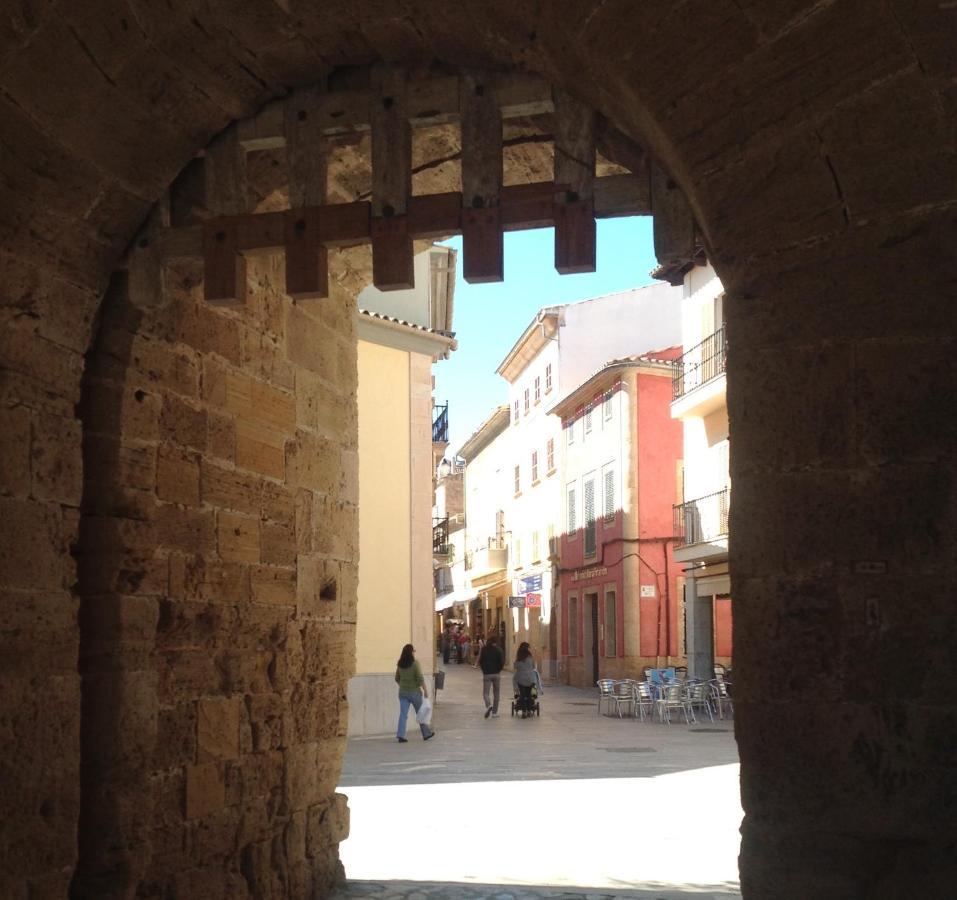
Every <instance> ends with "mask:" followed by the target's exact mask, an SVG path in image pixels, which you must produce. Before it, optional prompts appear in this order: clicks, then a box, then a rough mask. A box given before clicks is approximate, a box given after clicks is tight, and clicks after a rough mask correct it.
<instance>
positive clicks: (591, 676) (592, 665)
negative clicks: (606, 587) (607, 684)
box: [582, 593, 599, 686]
mask: <svg viewBox="0 0 957 900" xmlns="http://www.w3.org/2000/svg"><path fill="white" fill-rule="evenodd" d="M582 651H583V652H582V666H583V668H584V670H585V672H584V674H585V684H586V685H589V686H590V685H593V684H595V682H596V681H598V672H599V668H598V594H597V593H592V594H585V634H584V641H582Z"/></svg>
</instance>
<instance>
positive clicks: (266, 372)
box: [242, 328, 296, 391]
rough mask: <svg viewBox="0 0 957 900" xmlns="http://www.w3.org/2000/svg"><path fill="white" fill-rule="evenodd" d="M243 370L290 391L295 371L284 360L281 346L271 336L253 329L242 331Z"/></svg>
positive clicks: (294, 379) (293, 384)
mask: <svg viewBox="0 0 957 900" xmlns="http://www.w3.org/2000/svg"><path fill="white" fill-rule="evenodd" d="M242 365H243V368H244V369H245V370H246V371H247V372H250V373H251V374H252V375H254V376H255V377H256V378H260V379H262V380H263V381H265V382H268V383H269V384H273V385H276V387H281V388H285V389H286V390H289V391H292V390H293V389H294V387H295V384H296V375H295V373H296V369H295V367H294V366H293V365H292V364H291V363H290V362H289V360H287V359H286V357H285V354H284V353H283V350H282V346H281V345H280V343H279V342H278V341H277V340H276V339H275V338H274V337H272V336H270V335H266V334H263V333H262V332H261V331H257V330H256V329H254V328H244V329H243V350H242Z"/></svg>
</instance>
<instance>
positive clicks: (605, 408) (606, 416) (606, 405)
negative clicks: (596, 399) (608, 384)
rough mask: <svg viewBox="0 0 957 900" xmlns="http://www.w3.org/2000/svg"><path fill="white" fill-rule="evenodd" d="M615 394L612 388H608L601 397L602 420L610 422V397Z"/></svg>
mask: <svg viewBox="0 0 957 900" xmlns="http://www.w3.org/2000/svg"><path fill="white" fill-rule="evenodd" d="M614 396H615V394H614V390H613V389H609V390H607V391H605V395H604V397H602V401H601V407H602V415H601V417H602V421H603V422H610V421H611V420H612V417H613V415H614V407H613V405H612V399H613V397H614Z"/></svg>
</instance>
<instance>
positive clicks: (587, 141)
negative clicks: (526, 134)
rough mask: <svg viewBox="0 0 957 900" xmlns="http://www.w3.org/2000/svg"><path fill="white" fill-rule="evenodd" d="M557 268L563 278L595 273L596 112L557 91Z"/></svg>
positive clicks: (555, 214)
mask: <svg viewBox="0 0 957 900" xmlns="http://www.w3.org/2000/svg"><path fill="white" fill-rule="evenodd" d="M554 97H555V182H556V183H558V184H567V185H568V186H569V188H568V190H567V191H566V192H565V195H564V197H563V196H561V195H558V196H557V197H556V200H555V213H554V216H555V268H556V269H557V270H558V271H559V272H560V273H561V274H563V275H566V274H570V273H574V272H594V271H595V206H594V197H595V192H594V183H595V113H594V110H592V109H591V108H590V107H588V106H586V105H585V104H584V103H582V102H581V101H579V100H577V99H575V98H574V97H572V96H571V95H570V94H567V93H565V92H564V91H560V90H557V89H556V90H555V93H554Z"/></svg>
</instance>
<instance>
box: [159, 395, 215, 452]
mask: <svg viewBox="0 0 957 900" xmlns="http://www.w3.org/2000/svg"><path fill="white" fill-rule="evenodd" d="M160 429H161V433H162V435H163V437H164V438H165V439H168V440H172V441H174V442H175V443H177V444H181V445H182V446H184V447H192V448H193V449H195V450H204V449H206V445H207V439H208V434H209V428H208V424H207V421H206V411H205V410H204V409H203V408H202V407H199V406H195V405H193V404H191V403H189V402H187V401H185V400H183V399H181V398H179V397H177V396H176V395H175V394H167V395H166V397H164V398H163V411H162V413H161V414H160Z"/></svg>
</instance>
